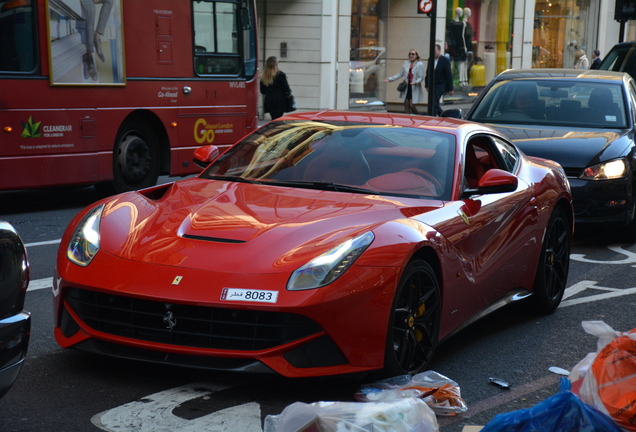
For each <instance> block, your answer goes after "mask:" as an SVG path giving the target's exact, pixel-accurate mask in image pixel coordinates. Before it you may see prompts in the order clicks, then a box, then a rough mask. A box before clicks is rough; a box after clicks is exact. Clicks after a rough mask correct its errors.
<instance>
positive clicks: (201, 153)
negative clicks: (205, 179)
mask: <svg viewBox="0 0 636 432" xmlns="http://www.w3.org/2000/svg"><path fill="white" fill-rule="evenodd" d="M218 157H219V148H218V147H217V146H215V145H206V146H203V147H199V148H198V149H196V150H195V151H194V158H193V161H194V163H195V164H196V165H197V166H199V167H201V168H205V167H207V166H208V165H210V163H211V162H212V161H213V160H215V159H216V158H218Z"/></svg>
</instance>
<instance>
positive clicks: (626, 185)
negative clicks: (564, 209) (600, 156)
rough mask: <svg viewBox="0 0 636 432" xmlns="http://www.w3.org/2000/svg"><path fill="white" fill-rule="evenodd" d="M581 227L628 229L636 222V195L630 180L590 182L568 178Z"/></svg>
mask: <svg viewBox="0 0 636 432" xmlns="http://www.w3.org/2000/svg"><path fill="white" fill-rule="evenodd" d="M568 181H569V182H570V187H571V189H572V201H573V206H574V217H575V220H576V222H577V223H586V224H587V223H590V224H591V223H594V224H596V223H603V224H605V223H612V224H617V225H618V226H625V225H627V224H629V223H630V222H631V221H632V220H633V219H634V193H633V187H632V182H631V181H630V180H629V179H622V180H604V181H588V180H581V179H579V178H572V177H568Z"/></svg>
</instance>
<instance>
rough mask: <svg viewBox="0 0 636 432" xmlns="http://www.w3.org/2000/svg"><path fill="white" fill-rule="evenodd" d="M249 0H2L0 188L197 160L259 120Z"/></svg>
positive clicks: (133, 179) (104, 179) (188, 169)
mask: <svg viewBox="0 0 636 432" xmlns="http://www.w3.org/2000/svg"><path fill="white" fill-rule="evenodd" d="M256 41H257V35H256V17H255V6H254V0H144V1H132V0H0V128H1V129H2V130H0V190H10V189H27V188H40V187H50V186H62V185H87V184H98V185H100V186H105V188H106V189H108V190H112V191H113V192H124V191H128V190H135V189H139V188H143V187H148V186H151V185H154V184H155V183H156V181H157V178H158V176H159V175H173V176H179V175H188V174H193V173H196V172H197V171H199V168H198V167H197V166H196V165H195V164H194V163H193V162H192V156H193V152H194V150H195V149H196V148H198V147H200V146H202V145H206V144H214V145H216V146H218V147H219V149H220V150H221V152H222V151H223V150H225V149H226V148H228V147H229V146H230V145H232V144H233V143H234V142H236V141H237V140H238V139H240V138H242V137H243V136H244V135H245V134H247V133H249V132H251V131H253V130H254V129H256V127H257V120H258V118H257V103H258V74H257V69H256V68H257V59H256V53H257V47H256Z"/></svg>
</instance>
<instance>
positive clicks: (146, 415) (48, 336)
mask: <svg viewBox="0 0 636 432" xmlns="http://www.w3.org/2000/svg"><path fill="white" fill-rule="evenodd" d="M163 180H164V181H166V180H169V179H163ZM98 198H100V197H99V196H98V195H97V193H96V192H95V190H94V189H93V188H82V189H66V190H50V191H30V192H24V191H23V192H2V193H0V218H2V219H4V220H7V221H8V222H11V223H12V224H13V225H14V226H15V227H16V228H17V229H18V231H19V232H20V234H21V235H22V237H23V240H24V241H25V243H26V244H27V248H28V253H29V259H30V261H31V271H32V272H31V277H32V284H31V286H30V288H29V291H28V293H27V302H26V309H27V310H29V311H30V312H31V313H32V317H33V318H32V319H33V331H32V335H31V344H30V347H29V353H28V355H27V359H26V361H25V364H24V367H23V369H22V372H21V374H20V377H19V379H18V382H17V383H16V385H15V386H14V387H13V388H12V389H11V390H10V391H9V393H8V394H7V395H6V396H5V397H4V398H3V399H1V400H0V415H1V416H2V421H1V422H0V431H5V430H6V431H15V432H17V431H25V432H26V431H28V432H49V431H99V430H106V431H118V432H126V431H149V432H159V431H161V432H164V431H176V430H179V431H180V432H185V431H250V432H251V431H254V432H259V431H261V430H262V426H263V420H264V418H265V417H266V416H267V415H276V414H279V413H280V412H282V410H283V409H284V408H285V407H286V406H288V405H290V404H291V403H294V402H297V401H301V402H307V403H310V402H316V401H353V394H354V393H355V391H356V390H357V389H358V387H359V386H360V385H361V384H362V383H365V382H368V380H369V377H332V378H322V379H300V380H293V379H286V378H282V377H279V376H270V375H267V376H264V375H244V374H233V373H219V372H210V371H200V370H191V369H181V368H173V367H165V366H158V365H149V364H145V363H138V362H133V361H126V360H119V359H112V358H106V357H100V356H96V355H91V354H87V353H82V352H78V351H74V350H65V349H62V348H60V347H59V346H58V345H57V344H56V343H55V341H54V339H53V334H52V327H53V325H52V324H53V316H52V310H51V300H52V294H51V291H50V288H47V287H46V285H47V281H48V280H49V279H50V278H51V277H52V275H53V268H54V262H55V254H56V251H57V248H58V246H59V244H58V242H59V239H60V238H61V236H62V233H63V231H64V229H65V227H66V225H67V224H68V222H69V221H70V219H71V218H72V217H73V216H74V215H75V214H76V213H77V212H78V211H79V210H80V209H81V208H82V207H84V206H85V205H88V204H90V203H91V202H93V201H95V200H97V199H98ZM572 257H573V260H572V263H571V269H570V275H569V279H568V286H569V287H570V288H569V290H568V292H567V295H568V296H569V297H568V298H567V299H565V300H564V302H563V304H562V305H561V307H560V308H559V309H558V310H557V311H556V312H555V313H554V314H552V315H549V316H536V315H534V314H532V313H529V312H528V310H527V308H526V307H525V305H524V304H523V303H520V304H516V305H512V306H510V307H507V308H504V309H501V310H499V311H497V312H495V313H494V314H492V315H490V316H488V317H486V318H484V319H482V320H481V321H479V322H477V323H475V324H474V325H472V326H470V327H468V328H467V329H465V330H463V331H462V332H460V333H459V334H457V335H455V336H454V337H452V338H451V339H449V340H448V341H446V342H444V343H443V344H442V345H441V346H440V347H439V349H438V351H437V353H436V356H435V358H434V360H433V362H432V364H431V366H430V369H431V370H434V371H437V372H439V373H442V374H444V375H446V376H447V377H449V378H451V379H453V380H455V381H456V382H457V383H458V384H459V386H460V388H461V392H462V396H463V398H464V399H465V401H466V404H467V405H468V411H467V412H466V413H464V414H463V415H460V416H456V417H439V418H438V420H439V423H440V430H441V431H442V432H459V431H461V430H462V428H463V426H465V425H483V424H486V423H487V422H488V421H490V420H491V419H492V418H493V416H494V415H496V414H498V413H504V412H508V411H512V410H517V409H521V408H527V407H530V406H533V405H535V404H536V403H538V402H540V401H542V400H544V399H545V398H547V397H549V396H551V395H553V394H555V393H556V392H557V391H558V381H559V378H560V376H559V375H557V374H555V373H552V372H550V371H549V370H548V369H549V368H550V367H553V366H556V367H560V368H563V369H566V370H570V369H571V368H572V367H573V366H574V365H575V364H576V363H578V362H579V361H580V360H581V359H582V358H583V357H584V356H585V355H586V354H587V353H588V352H591V351H594V350H595V349H596V339H595V338H594V337H593V336H590V335H587V334H586V333H585V332H584V331H583V329H582V327H581V322H582V321H584V320H602V321H604V322H606V323H607V324H609V325H610V326H612V327H613V328H615V329H616V330H622V331H625V330H630V329H632V328H634V327H636V322H635V321H636V318H635V314H634V309H635V307H636V282H634V281H635V280H636V278H635V276H636V268H635V267H636V245H634V244H622V243H621V236H620V232H619V233H610V232H606V231H605V232H601V231H596V232H583V231H582V230H577V236H576V241H575V245H574V248H573V251H572ZM114 271H116V269H114ZM48 286H49V287H50V285H48ZM491 377H496V378H499V379H501V380H503V381H505V382H507V383H509V384H510V388H508V389H506V388H501V387H499V386H497V385H495V384H493V383H491V382H490V378H491Z"/></svg>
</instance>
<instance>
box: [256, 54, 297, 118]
mask: <svg viewBox="0 0 636 432" xmlns="http://www.w3.org/2000/svg"><path fill="white" fill-rule="evenodd" d="M259 86H260V90H261V94H262V95H263V99H264V100H263V108H264V111H265V112H266V113H269V115H270V116H271V118H272V120H275V119H277V118H278V117H281V116H282V115H283V114H284V113H285V110H286V108H287V97H288V96H289V95H291V92H292V91H291V88H290V87H289V83H288V82H287V75H285V72H283V71H281V70H280V69H278V59H277V58H276V57H274V56H271V57H269V58H268V59H267V60H266V61H265V68H264V69H263V73H262V74H261V79H260V82H259Z"/></svg>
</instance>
